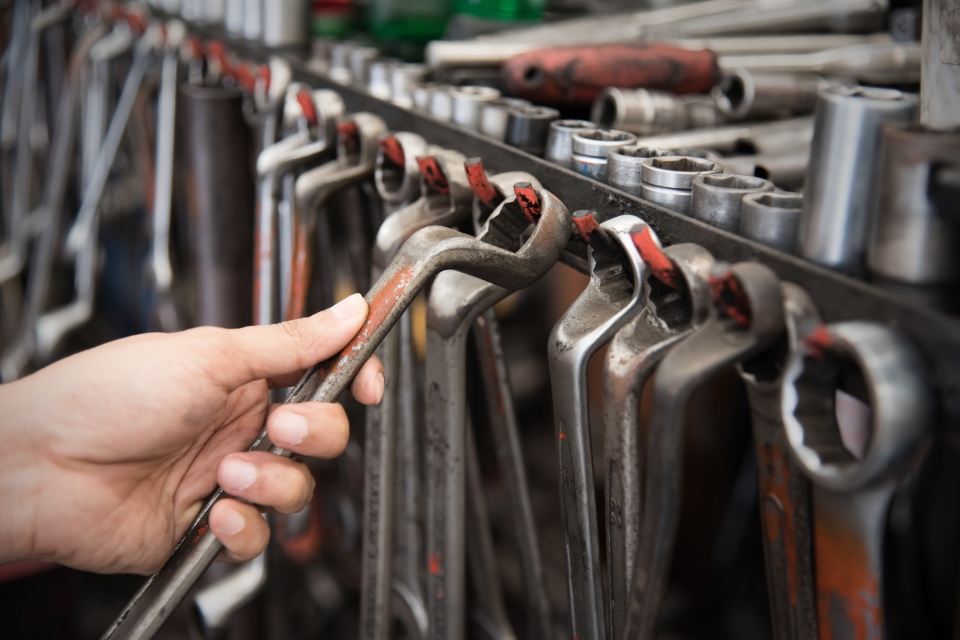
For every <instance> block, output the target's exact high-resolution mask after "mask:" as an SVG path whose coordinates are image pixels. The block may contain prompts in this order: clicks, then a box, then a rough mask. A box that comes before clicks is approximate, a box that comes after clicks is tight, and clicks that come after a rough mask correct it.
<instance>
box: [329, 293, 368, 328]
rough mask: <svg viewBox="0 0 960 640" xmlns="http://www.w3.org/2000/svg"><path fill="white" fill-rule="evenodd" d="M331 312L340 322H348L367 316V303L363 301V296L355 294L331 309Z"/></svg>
mask: <svg viewBox="0 0 960 640" xmlns="http://www.w3.org/2000/svg"><path fill="white" fill-rule="evenodd" d="M330 311H332V312H333V317H334V318H336V319H337V320H339V321H340V322H346V321H347V320H352V319H353V318H355V317H357V316H359V315H363V314H365V313H366V312H367V301H366V300H364V299H363V296H362V295H360V294H359V293H355V294H353V295H352V296H350V297H349V298H344V299H343V300H341V301H340V302H338V303H337V304H335V305H334V306H332V307H330Z"/></svg>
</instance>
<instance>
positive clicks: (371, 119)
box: [287, 112, 387, 317]
mask: <svg viewBox="0 0 960 640" xmlns="http://www.w3.org/2000/svg"><path fill="white" fill-rule="evenodd" d="M337 129H338V130H339V137H338V138H337V157H336V159H334V160H331V161H330V162H327V163H324V164H322V165H320V166H319V167H315V168H313V169H310V170H309V171H305V172H303V173H302V174H300V176H299V177H298V178H297V180H296V187H295V192H296V216H297V240H296V247H297V248H296V250H295V251H294V264H293V268H292V275H291V278H290V283H291V292H290V297H289V300H290V303H289V306H288V310H287V316H288V317H299V315H302V313H303V309H304V308H305V307H306V295H307V290H308V288H309V281H310V256H311V254H310V252H309V240H310V238H312V237H313V234H314V232H316V233H317V236H318V238H320V239H321V240H323V239H326V243H327V244H326V246H323V245H321V246H320V247H319V250H320V251H321V252H322V253H323V252H326V253H328V254H330V253H332V248H331V245H330V244H329V223H328V219H327V216H328V215H329V212H328V210H327V209H328V207H327V206H326V203H327V201H328V200H329V199H330V196H331V195H333V194H335V193H337V192H338V191H340V190H341V189H343V188H345V187H348V186H350V185H354V184H356V183H358V182H360V181H361V180H366V179H368V178H370V177H371V176H372V175H373V171H374V166H375V164H376V160H377V149H378V146H377V141H378V140H379V139H380V137H381V136H382V135H383V133H384V132H385V131H386V129H387V127H386V125H385V124H384V123H383V120H381V119H380V117H379V116H376V115H374V114H372V113H365V112H361V113H356V114H353V115H351V116H348V117H346V118H345V119H343V120H342V121H341V122H340V124H338V125H337ZM359 240H360V239H354V240H353V244H356V243H357V242H358V241H359ZM364 244H365V243H364ZM364 250H365V249H364ZM361 266H362V265H361ZM355 268H360V266H355ZM366 268H367V270H368V271H369V268H370V267H369V266H367V267H366ZM324 277H325V278H327V274H324ZM366 277H367V276H366V275H364V276H363V278H362V279H366ZM330 279H331V280H332V277H331V278H330ZM360 279H361V278H358V280H360ZM331 284H332V283H331ZM330 302H331V303H332V302H333V300H332V298H331V299H330ZM298 314H299V315H298Z"/></svg>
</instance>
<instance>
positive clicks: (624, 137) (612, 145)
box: [573, 129, 637, 182]
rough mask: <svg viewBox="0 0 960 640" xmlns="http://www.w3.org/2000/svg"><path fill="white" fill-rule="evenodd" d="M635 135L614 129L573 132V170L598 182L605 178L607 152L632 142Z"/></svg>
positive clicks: (635, 139) (604, 180)
mask: <svg viewBox="0 0 960 640" xmlns="http://www.w3.org/2000/svg"><path fill="white" fill-rule="evenodd" d="M636 141H637V136H635V135H633V134H632V133H628V132H626V131H617V130H615V129H592V130H588V131H581V132H578V133H575V134H573V170H574V171H576V172H577V173H579V174H580V175H583V176H586V177H588V178H593V179H594V180H599V181H600V182H606V180H607V154H608V153H610V152H611V151H613V150H616V149H619V148H620V147H625V146H627V145H628V144H633V143H634V142H636Z"/></svg>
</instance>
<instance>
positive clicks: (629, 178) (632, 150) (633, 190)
mask: <svg viewBox="0 0 960 640" xmlns="http://www.w3.org/2000/svg"><path fill="white" fill-rule="evenodd" d="M677 155H681V156H690V157H693V158H707V157H709V156H710V155H711V154H710V152H708V151H707V150H706V149H656V148H653V147H642V146H640V145H635V144H630V145H626V146H624V147H619V148H617V149H613V150H611V151H610V153H609V154H607V184H609V185H610V186H611V187H614V188H616V189H620V190H621V191H626V192H627V193H630V194H632V195H635V196H639V195H640V193H641V189H640V186H641V184H642V183H643V179H642V177H641V173H642V164H643V161H644V160H645V159H646V158H662V157H664V156H677Z"/></svg>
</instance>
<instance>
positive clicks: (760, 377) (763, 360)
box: [737, 282, 820, 640]
mask: <svg viewBox="0 0 960 640" xmlns="http://www.w3.org/2000/svg"><path fill="white" fill-rule="evenodd" d="M780 287H781V290H782V293H783V315H784V320H785V331H784V335H783V338H782V339H781V340H779V341H777V342H776V343H775V344H774V345H773V346H772V347H771V348H769V349H767V350H766V351H763V352H761V353H759V354H757V355H756V356H754V357H753V358H751V359H749V360H744V361H742V362H740V363H738V364H737V370H738V371H739V373H740V377H741V378H742V379H743V381H744V383H745V384H746V385H747V396H748V397H749V399H750V418H751V423H752V427H753V443H754V448H755V452H756V460H757V485H758V487H759V499H760V523H761V525H762V527H763V551H764V559H765V560H766V567H767V592H768V593H769V594H770V614H771V615H770V617H771V619H772V620H773V637H774V639H775V640H816V638H817V637H818V636H817V618H816V611H817V610H816V601H815V599H814V585H813V560H812V555H811V554H812V551H813V550H812V548H811V542H812V537H813V532H812V528H811V518H810V482H809V481H808V480H807V478H806V477H805V476H804V475H803V472H802V471H801V470H800V467H799V466H798V465H797V463H796V461H795V460H794V458H793V457H791V456H790V455H789V445H788V444H787V432H786V430H785V429H784V426H783V417H782V416H783V412H782V411H781V400H782V399H781V393H780V390H781V383H782V377H783V373H784V365H785V364H786V362H785V358H789V357H790V355H791V354H792V353H794V352H796V351H797V350H799V349H802V348H803V345H804V341H805V340H806V339H807V337H808V336H809V335H811V334H812V333H813V332H814V330H815V329H816V328H817V327H818V326H819V325H820V317H819V315H818V313H817V309H816V307H815V306H814V305H813V302H812V301H811V300H810V296H809V295H807V292H806V291H804V290H803V289H801V288H800V287H798V286H797V285H795V284H793V283H790V282H781V283H780ZM784 347H786V350H784Z"/></svg>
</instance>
